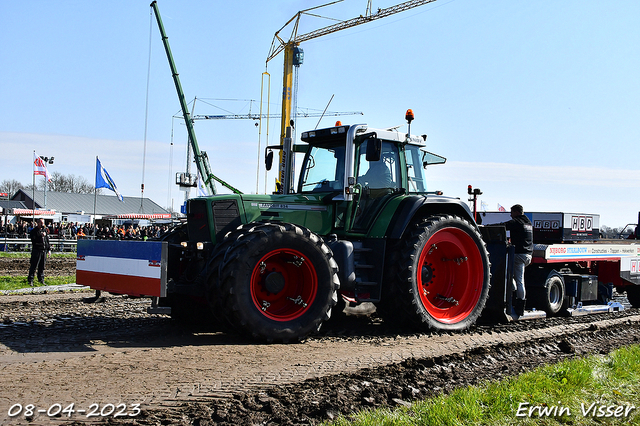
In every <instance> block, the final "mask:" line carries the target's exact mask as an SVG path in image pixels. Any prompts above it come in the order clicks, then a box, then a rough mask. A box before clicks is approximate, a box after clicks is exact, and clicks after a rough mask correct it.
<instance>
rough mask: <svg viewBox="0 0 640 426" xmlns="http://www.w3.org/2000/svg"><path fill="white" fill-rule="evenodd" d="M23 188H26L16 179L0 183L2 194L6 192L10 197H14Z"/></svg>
mask: <svg viewBox="0 0 640 426" xmlns="http://www.w3.org/2000/svg"><path fill="white" fill-rule="evenodd" d="M21 188H24V185H23V184H21V183H20V182H18V181H17V180H15V179H11V180H9V179H5V180H3V181H2V183H0V192H6V193H7V194H9V197H12V196H13V194H15V193H16V192H18V189H21Z"/></svg>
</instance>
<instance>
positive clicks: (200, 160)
mask: <svg viewBox="0 0 640 426" xmlns="http://www.w3.org/2000/svg"><path fill="white" fill-rule="evenodd" d="M150 6H151V8H152V9H153V12H154V14H155V16H156V21H157V22H158V28H159V30H160V36H161V37H162V44H163V45H164V50H165V52H166V54H167V59H168V60H169V67H170V68H171V74H172V75H173V82H174V83H175V86H176V91H177V92H178V100H179V101H180V108H181V109H182V114H183V116H184V122H185V125H186V126H187V132H188V135H189V144H190V145H191V148H192V149H193V156H194V158H195V161H196V166H197V167H198V172H199V173H200V176H202V179H203V180H204V186H205V187H206V188H207V190H208V192H209V194H213V195H215V194H216V185H215V182H214V181H218V182H219V183H220V184H221V185H223V186H225V187H226V188H229V189H230V190H231V191H233V192H234V193H236V194H242V192H240V191H239V190H238V189H236V188H234V187H233V186H231V185H229V184H228V183H227V182H225V181H223V180H222V179H220V178H218V177H217V176H215V175H214V174H213V173H211V167H210V166H209V158H208V157H207V154H206V152H201V151H200V147H199V146H198V141H197V139H196V132H195V130H194V129H193V120H192V119H191V114H190V113H189V109H188V107H187V102H186V101H185V99H184V92H183V91H182V85H181V84H180V78H179V77H178V70H177V69H176V65H175V63H174V62H173V55H172V54H171V47H170V46H169V37H167V34H166V33H165V31H164V25H163V24H162V18H160V11H159V10H158V4H157V2H156V1H153V2H152V3H151V5H150Z"/></svg>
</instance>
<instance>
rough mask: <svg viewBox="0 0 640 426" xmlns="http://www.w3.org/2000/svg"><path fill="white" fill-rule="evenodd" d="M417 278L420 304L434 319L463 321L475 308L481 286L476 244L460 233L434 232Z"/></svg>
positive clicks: (479, 260)
mask: <svg viewBox="0 0 640 426" xmlns="http://www.w3.org/2000/svg"><path fill="white" fill-rule="evenodd" d="M417 278H418V279H417V282H418V291H419V292H420V300H421V302H422V305H423V306H424V307H425V309H426V310H427V312H429V314H430V315H431V316H432V317H433V318H435V319H436V320H437V321H439V322H442V323H445V324H456V323H458V322H460V321H462V320H464V319H465V318H466V317H468V316H469V315H470V314H471V312H473V309H474V308H475V307H476V305H477V304H478V300H479V299H480V295H481V294H482V287H483V284H484V265H483V261H482V256H481V255H480V250H479V249H478V246H477V244H476V242H475V241H474V240H473V238H471V236H470V235H469V234H468V233H466V232H465V231H463V230H462V229H458V228H444V229H441V230H439V231H437V232H436V233H435V234H433V235H432V236H431V238H429V241H427V244H426V245H425V246H424V248H423V249H422V252H421V253H420V259H419V261H418V270H417Z"/></svg>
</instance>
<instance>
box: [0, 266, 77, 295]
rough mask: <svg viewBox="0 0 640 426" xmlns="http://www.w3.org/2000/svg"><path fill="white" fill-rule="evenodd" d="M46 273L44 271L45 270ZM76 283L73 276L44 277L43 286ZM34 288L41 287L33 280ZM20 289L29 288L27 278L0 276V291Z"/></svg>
mask: <svg viewBox="0 0 640 426" xmlns="http://www.w3.org/2000/svg"><path fill="white" fill-rule="evenodd" d="M45 273H46V270H45ZM75 282H76V276H75V275H67V276H62V277H46V276H45V279H44V285H62V284H70V283H75ZM33 285H34V287H42V285H41V284H40V283H39V282H38V280H35V281H34V283H33ZM21 288H31V286H30V285H29V283H28V282H27V277H7V276H0V290H19V289H21Z"/></svg>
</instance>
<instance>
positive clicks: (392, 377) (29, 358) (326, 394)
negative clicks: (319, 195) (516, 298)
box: [0, 293, 640, 424]
mask: <svg viewBox="0 0 640 426" xmlns="http://www.w3.org/2000/svg"><path fill="white" fill-rule="evenodd" d="M91 295H92V294H91V293H84V294H71V293H64V294H46V295H24V296H2V297H0V318H2V320H3V323H4V324H3V325H2V326H0V369H1V372H0V374H1V377H2V381H3V386H2V387H0V410H1V411H0V419H1V420H0V423H3V424H4V423H7V424H12V423H13V424H24V423H26V421H28V420H32V421H34V422H35V423H36V424H48V423H50V422H51V421H56V422H60V423H65V422H70V421H71V420H75V421H80V422H87V421H95V422H99V421H111V422H114V421H117V422H119V423H127V422H129V423H131V424H180V423H181V424H256V423H267V424H314V423H317V422H319V421H321V420H326V419H330V418H332V417H333V416H335V415H337V414H339V413H343V414H348V413H350V412H353V411H354V410H358V409H361V408H364V407H374V406H384V405H390V406H398V405H405V404H408V403H410V401H411V400H413V399H417V398H422V397H425V396H427V395H433V394H435V393H438V392H442V391H446V390H448V389H451V388H453V387H455V386H462V385H466V384H469V383H476V382H478V381H479V380H486V379H495V378H497V377H500V376H503V375H510V374H516V373H518V372H520V371H522V370H524V369H528V368H532V367H534V366H537V365H539V364H541V363H546V362H554V361H556V360H559V359H563V358H566V357H568V356H576V355H579V354H581V353H587V352H601V351H603V352H606V351H609V350H610V349H612V348H615V347H618V346H621V345H625V344H629V343H630V342H634V341H636V342H637V341H638V339H639V338H640V312H638V311H637V310H630V311H627V312H625V313H621V314H605V315H599V316H597V317H590V318H578V319H573V318H572V319H568V320H566V319H557V320H548V321H535V322H529V323H528V324H527V323H521V324H514V325H509V326H500V327H498V328H489V327H488V326H487V327H485V326H479V327H477V328H476V329H475V330H473V331H472V332H469V333H464V334H455V335H449V334H444V335H440V334H434V335H424V334H422V335H421V334H406V333H403V332H402V331H399V330H393V329H389V328H388V327H386V326H385V325H384V324H382V323H381V322H380V321H379V320H377V319H376V318H375V317H368V316H363V317H358V316H350V317H347V318H346V319H345V320H344V322H342V323H340V324H339V325H333V326H330V327H326V328H325V329H324V330H323V332H321V333H320V334H318V335H316V336H313V337H311V338H309V339H308V340H307V341H305V342H303V343H301V344H296V345H260V344H259V345H256V344H253V342H249V341H246V340H243V339H241V338H239V337H236V336H233V335H226V334H223V333H215V332H190V331H186V330H184V329H182V328H179V327H177V326H175V325H174V324H173V323H172V322H171V320H170V319H168V318H166V317H157V316H150V315H148V314H146V307H147V306H148V303H149V302H148V300H145V299H129V298H125V297H121V296H109V295H108V296H106V298H105V301H104V302H103V303H95V304H89V303H84V302H83V298H84V297H88V296H91ZM292 384H293V385H292ZM71 403H75V409H76V410H77V409H89V408H90V406H91V404H99V408H100V409H104V408H105V407H106V409H107V411H104V412H105V413H107V412H108V409H109V408H110V407H109V406H108V405H107V404H114V405H116V406H117V405H118V404H126V405H124V406H123V408H124V413H126V414H133V413H134V409H135V408H134V406H133V405H132V404H141V408H142V412H141V413H140V414H139V415H137V416H135V417H129V418H117V419H114V418H113V415H111V416H105V417H102V416H100V415H98V416H97V417H93V418H89V419H87V417H86V416H87V414H86V413H77V412H76V413H74V415H73V416H72V417H71V419H69V418H68V417H58V418H50V417H48V416H47V414H46V410H48V409H52V410H53V411H55V410H56V409H57V407H56V406H55V404H61V407H63V408H64V407H66V406H68V405H69V404H71ZM15 404H22V406H23V407H24V406H26V405H27V404H34V405H35V406H36V409H42V410H45V412H43V413H35V415H34V416H33V417H32V418H31V417H29V418H27V417H25V415H24V414H23V412H24V410H23V412H22V413H21V414H19V415H16V416H14V417H12V418H9V417H8V416H7V414H8V411H9V409H10V408H11V407H12V406H15ZM15 407H17V406H15ZM14 410H18V408H14Z"/></svg>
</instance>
